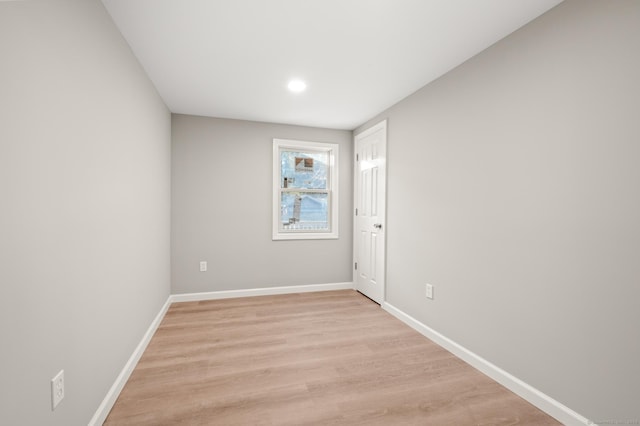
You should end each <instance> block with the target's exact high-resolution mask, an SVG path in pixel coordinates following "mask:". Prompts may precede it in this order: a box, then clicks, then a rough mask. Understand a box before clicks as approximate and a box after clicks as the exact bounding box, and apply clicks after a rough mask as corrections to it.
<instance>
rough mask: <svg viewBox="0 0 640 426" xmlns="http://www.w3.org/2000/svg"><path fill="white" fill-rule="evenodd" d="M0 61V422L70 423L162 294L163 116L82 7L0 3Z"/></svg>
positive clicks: (117, 43)
mask: <svg viewBox="0 0 640 426" xmlns="http://www.w3.org/2000/svg"><path fill="white" fill-rule="evenodd" d="M0 62H1V65H0V291H1V293H0V348H1V349H0V369H1V374H0V377H2V386H0V423H2V424H6V425H60V426H63V425H64V426H68V425H83V424H87V423H88V422H89V420H90V419H91V417H92V415H93V414H94V412H95V410H96V409H97V408H98V405H99V404H100V402H101V401H102V399H103V398H104V397H105V395H106V393H107V391H108V390H109V388H110V386H111V385H112V384H113V382H114V380H115V378H116V376H117V375H118V373H119V372H120V370H121V369H122V367H123V366H124V364H125V362H126V361H127V359H128V358H129V356H130V355H131V353H132V352H133V350H134V348H135V347H136V345H137V344H138V343H139V341H140V339H141V338H142V336H143V334H144V332H145V331H146V329H147V327H148V326H149V324H150V323H151V321H152V320H153V318H154V317H155V315H156V314H157V313H158V312H159V310H160V308H161V306H162V305H163V303H164V302H165V301H166V299H167V297H168V294H169V279H170V278H169V275H170V274H169V209H170V183H169V180H170V124H171V123H170V114H169V112H168V110H167V108H166V107H165V106H164V104H163V102H162V101H161V100H160V98H159V96H158V95H157V93H156V91H155V89H154V88H153V86H152V85H151V83H150V82H149V80H148V79H147V77H146V75H145V73H144V71H143V70H142V69H141V67H140V66H139V64H138V62H137V61H136V59H135V58H134V57H133V55H132V53H131V52H130V50H129V48H128V46H127V44H126V43H125V41H124V40H123V38H122V37H121V35H120V33H119V32H118V30H117V29H116V28H115V26H114V25H113V23H112V21H111V19H110V17H109V16H108V14H107V13H106V11H105V9H104V7H103V5H102V3H100V2H99V1H96V0H91V1H89V0H75V1H67V0H59V1H20V2H0ZM60 369H64V370H65V378H66V396H65V399H64V400H63V401H62V403H61V404H60V406H59V407H58V408H57V409H56V411H54V412H52V411H51V408H50V389H49V380H50V379H51V378H52V377H53V376H54V375H55V374H56V373H57V372H58V371H59V370H60Z"/></svg>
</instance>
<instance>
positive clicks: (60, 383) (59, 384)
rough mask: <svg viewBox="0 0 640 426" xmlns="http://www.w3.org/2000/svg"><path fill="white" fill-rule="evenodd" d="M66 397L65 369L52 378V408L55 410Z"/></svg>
mask: <svg viewBox="0 0 640 426" xmlns="http://www.w3.org/2000/svg"><path fill="white" fill-rule="evenodd" d="M63 399H64V370H60V372H59V373H58V374H56V375H55V377H54V378H53V379H51V410H55V409H56V407H57V406H58V404H60V402H61V401H62V400H63Z"/></svg>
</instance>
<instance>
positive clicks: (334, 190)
mask: <svg viewBox="0 0 640 426" xmlns="http://www.w3.org/2000/svg"><path fill="white" fill-rule="evenodd" d="M283 149H284V150H287V151H288V150H294V151H300V152H305V151H309V152H326V153H327V154H328V156H329V161H328V167H329V170H328V171H327V189H326V190H312V191H310V192H327V201H328V204H329V206H328V208H327V214H328V216H329V217H328V222H329V230H328V231H323V232H317V231H309V230H303V229H300V230H285V229H284V227H283V226H282V223H281V220H280V203H281V199H282V198H281V194H282V192H286V189H284V188H282V187H281V182H282V169H281V164H280V152H281V151H282V150H283ZM338 154H339V145H338V144H334V143H325V142H308V141H299V140H290V139H274V140H273V211H272V214H273V223H272V239H273V240H326V239H336V238H338V212H339V210H338V200H339V196H338V186H339V180H338V164H339V163H338ZM289 191H299V190H297V189H294V188H291V189H289ZM302 192H304V191H302Z"/></svg>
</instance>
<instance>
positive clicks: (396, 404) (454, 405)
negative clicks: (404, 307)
mask: <svg viewBox="0 0 640 426" xmlns="http://www.w3.org/2000/svg"><path fill="white" fill-rule="evenodd" d="M105 424H106V425H154V426H155V425H311V424H314V425H315V424H323V425H324V424H328V425H547V424H558V422H556V421H555V420H554V419H553V418H551V417H549V416H548V415H546V414H545V413H543V412H542V411H540V410H538V409H537V408H535V407H534V406H532V405H531V404H529V403H528V402H526V401H524V400H523V399H521V398H519V397H518V396H516V395H515V394H513V393H512V392H510V391H509V390H507V389H505V388H504V387H502V386H501V385H499V384H497V383H496V382H494V381H493V380H491V379H489V378H488V377H486V376H484V375H483V374H482V373H480V372H478V371H477V370H475V369H474V368H472V367H470V366H469V365H468V364H466V363H464V362H463V361H461V360H460V359H458V358H456V357H455V356H453V355H452V354H451V353H449V352H447V351H446V350H444V349H442V348H441V347H440V346H438V345H436V344H435V343H433V342H431V341H430V340H428V339H426V338H425V337H423V336H422V335H420V334H419V333H417V332H416V331H414V330H412V329H411V328H409V327H408V326H406V325H405V324H403V323H401V322H400V321H398V320H397V319H395V318H394V317H392V316H391V315H389V314H388V313H387V312H385V311H384V310H382V309H381V308H380V307H379V306H378V305H376V304H375V303H373V302H371V301H370V300H369V299H367V298H365V297H363V296H362V295H360V294H359V293H357V292H354V291H351V290H344V291H330V292H322V293H303V294H290V295H281V296H263V297H251V298H240V299H226V300H215V301H206V302H188V303H175V304H173V305H172V306H171V307H170V309H169V311H168V312H167V315H166V316H165V318H164V320H163V321H162V324H161V325H160V327H159V328H158V330H157V331H156V334H155V335H154V337H153V339H152V340H151V342H150V344H149V346H148V348H147V350H146V351H145V353H144V355H143V356H142V358H141V360H140V362H139V363H138V365H137V367H136V368H135V370H134V372H133V374H132V376H131V378H130V379H129V381H128V382H127V384H126V386H125V387H124V390H123V391H122V393H121V394H120V397H119V398H118V401H117V402H116V404H115V406H114V407H113V409H112V411H111V413H110V414H109V417H108V418H107V421H106V422H105Z"/></svg>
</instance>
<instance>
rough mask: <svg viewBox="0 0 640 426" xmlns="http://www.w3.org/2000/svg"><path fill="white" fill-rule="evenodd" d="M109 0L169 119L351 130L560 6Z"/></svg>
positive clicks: (539, 2) (543, 0)
mask: <svg viewBox="0 0 640 426" xmlns="http://www.w3.org/2000/svg"><path fill="white" fill-rule="evenodd" d="M102 1H103V3H104V4H105V6H106V8H107V10H108V11H109V13H110V14H111V16H112V17H113V20H114V21H115V23H116V25H117V26H118V28H119V29H120V31H121V32H122V34H123V35H124V37H125V39H126V40H127V41H128V43H129V45H130V46H131V48H132V50H133V52H134V54H135V55H136V56H137V57H138V59H139V60H140V62H141V63H142V65H143V66H144V68H145V69H146V71H147V73H148V75H149V77H150V78H151V80H152V81H153V83H154V84H155V86H156V88H157V89H158V91H159V93H160V95H161V96H162V98H163V99H164V101H165V102H166V104H167V106H168V107H169V109H170V110H171V111H172V112H175V113H181V114H193V115H203V116H212V117H223V118H236V119H244V120H255V121H266V122H274V123H288V124H300V125H307V126H318V127H326V128H335V129H348V130H351V129H354V128H355V127H357V126H359V125H360V124H362V123H364V122H365V121H366V120H368V119H370V118H372V117H373V116H374V115H375V114H377V113H379V112H381V111H383V110H384V109H386V108H387V107H389V106H391V105H393V104H394V103H396V102H398V101H399V100H401V99H403V98H404V97H406V96H407V95H409V94H411V93H413V92H415V91H416V90H418V89H419V88H420V87H422V86H424V85H425V84H427V83H429V82H430V81H433V80H434V79H436V78H438V77H439V76H441V75H442V74H444V73H446V72H447V71H449V70H451V69H452V68H454V67H456V66H457V65H459V64H461V63H462V62H464V61H465V60H467V59H469V58H470V57H472V56H474V55H475V54H477V53H479V52H481V51H482V50H484V49H486V48H487V47H489V46H490V45H492V44H493V43H495V42H496V41H498V40H500V39H501V38H503V37H505V36H506V35H508V34H510V33H511V32H513V31H515V30H516V29H518V28H520V27H521V26H523V25H524V24H526V23H527V22H529V21H531V20H533V19H534V18H536V17H537V16H539V15H541V14H542V13H544V12H545V11H547V10H548V9H550V8H552V7H553V6H555V5H557V4H558V3H560V2H561V0H102ZM292 78H299V79H302V80H304V81H306V83H307V85H308V88H307V90H306V91H305V92H303V93H300V94H293V93H291V92H289V91H288V90H287V83H288V81H289V80H290V79H292Z"/></svg>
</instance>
